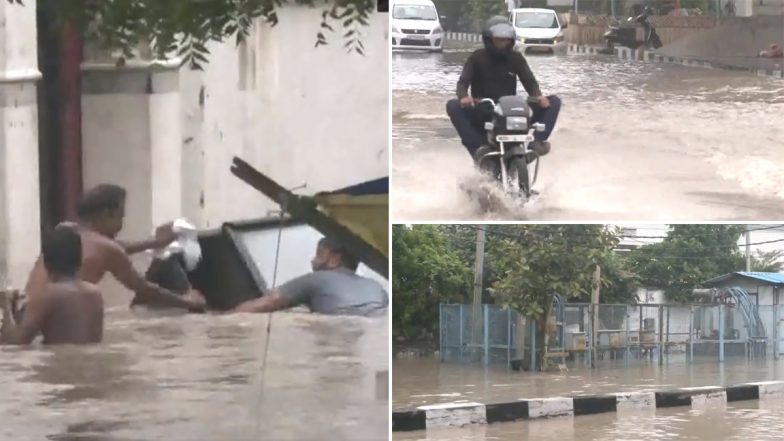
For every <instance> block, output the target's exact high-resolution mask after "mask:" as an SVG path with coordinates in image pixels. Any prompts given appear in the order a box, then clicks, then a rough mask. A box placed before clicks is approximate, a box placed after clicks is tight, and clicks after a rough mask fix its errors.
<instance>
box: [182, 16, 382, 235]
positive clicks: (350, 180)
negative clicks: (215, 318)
mask: <svg viewBox="0 0 784 441" xmlns="http://www.w3.org/2000/svg"><path fill="white" fill-rule="evenodd" d="M279 17H280V23H279V24H278V25H277V26H276V27H275V28H270V27H269V26H267V25H263V24H259V25H258V26H257V27H256V29H254V31H253V32H252V34H251V35H250V37H249V38H248V41H247V43H246V44H243V45H240V46H239V47H236V46H235V45H234V44H233V42H232V43H228V44H214V45H212V46H210V50H211V53H212V55H211V57H210V64H209V65H208V66H207V67H206V71H205V72H204V73H195V72H191V71H188V70H187V69H184V70H183V71H182V72H181V87H182V97H183V98H182V103H183V129H184V134H183V138H184V139H185V140H187V144H186V145H185V146H184V147H183V167H184V168H185V169H184V170H183V201H184V207H185V211H186V214H187V215H188V217H189V218H192V219H194V221H195V222H196V223H197V224H198V225H199V226H201V227H215V226H218V225H220V224H221V223H222V222H224V221H227V220H236V219H243V218H253V217H261V216H265V215H266V214H267V212H268V211H269V210H276V209H277V208H278V207H277V206H276V205H275V204H274V203H272V202H271V201H269V200H268V199H267V198H266V197H264V196H263V195H261V194H260V193H258V192H256V191H255V190H252V189H251V188H250V187H249V186H247V185H246V184H245V183H243V182H241V181H240V180H238V179H237V178H236V177H234V176H233V175H232V174H231V173H230V172H229V167H230V165H231V161H232V158H233V157H234V156H239V157H241V158H243V159H244V160H246V161H248V162H249V163H251V164H252V165H253V166H255V167H256V168H258V169H259V170H260V171H261V172H263V173H265V174H268V175H269V176H270V177H271V178H273V179H275V180H276V181H278V182H280V183H281V184H282V185H284V186H287V187H296V186H299V185H302V184H307V188H305V189H303V190H300V191H301V192H302V193H307V194H312V193H315V192H318V191H323V190H331V189H336V188H340V187H343V186H346V185H351V184H354V183H357V182H360V181H364V180H368V179H374V178H378V177H382V176H387V174H388V171H387V168H388V164H387V161H388V146H387V142H388V141H387V138H388V99H389V97H388V95H389V93H388V81H389V78H388V77H389V74H388V72H389V68H388V35H387V32H388V25H387V15H386V14H376V15H374V16H373V17H372V19H371V20H370V26H369V27H367V28H362V32H363V35H364V38H363V41H364V45H365V48H366V54H365V56H364V57H362V56H360V55H357V54H347V53H346V52H345V50H344V48H343V44H342V39H341V37H340V34H339V33H338V34H335V35H329V36H328V37H329V38H330V41H331V43H330V44H329V45H328V46H321V47H319V48H314V42H315V33H316V31H317V29H318V24H319V22H320V19H321V13H320V10H319V9H315V10H313V9H308V8H304V7H286V8H283V9H282V10H281V11H280V14H279ZM202 87H203V105H201V106H200V105H199V95H200V91H201V90H202V89H201V88H202ZM202 195H203V204H202V203H201V200H202Z"/></svg>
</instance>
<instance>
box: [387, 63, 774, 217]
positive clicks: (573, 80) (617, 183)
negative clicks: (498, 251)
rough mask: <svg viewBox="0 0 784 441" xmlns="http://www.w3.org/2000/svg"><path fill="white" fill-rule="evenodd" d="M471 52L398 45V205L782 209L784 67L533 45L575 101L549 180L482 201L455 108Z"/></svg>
mask: <svg viewBox="0 0 784 441" xmlns="http://www.w3.org/2000/svg"><path fill="white" fill-rule="evenodd" d="M467 56H468V52H461V51H456V52H446V53H444V54H410V53H395V54H394V55H393V67H392V83H393V143H394V145H393V167H392V174H393V179H394V191H393V193H392V213H393V216H394V217H395V218H396V219H406V220H437V219H441V220H444V219H449V220H470V219H488V220H490V219H509V220H513V219H531V220H537V219H553V220H564V219H570V220H585V219H590V220H602V219H603V220H607V219H616V220H617V219H647V220H657V219H669V220H694V219H704V220H749V219H758V220H763V219H768V220H770V219H781V218H783V217H784V154H783V153H784V144H782V140H784V125H782V124H781V115H782V114H784V81H779V80H773V79H771V78H758V77H756V76H753V75H750V74H748V73H740V72H730V71H724V70H710V69H701V68H689V67H684V66H674V65H667V64H647V63H638V62H631V61H621V60H617V59H614V58H611V57H604V56H596V55H585V54H570V55H568V56H557V57H552V56H550V57H548V56H544V57H542V56H540V57H536V56H532V57H529V58H528V60H529V63H530V64H531V67H532V69H533V71H534V73H535V74H536V76H537V78H538V80H539V82H540V84H541V86H542V90H543V91H544V92H545V93H548V94H550V93H556V94H558V95H559V96H560V97H561V98H562V100H563V103H564V105H563V107H562V110H561V116H560V119H559V122H558V125H557V126H556V128H555V132H554V133H553V135H552V136H551V139H550V140H551V141H552V145H553V150H552V152H551V153H550V154H549V155H548V156H547V157H546V158H544V160H543V161H542V169H541V174H540V177H539V182H538V183H537V184H536V186H535V187H534V188H535V189H537V190H539V191H540V192H541V193H542V194H541V197H540V198H539V199H538V200H536V201H534V202H533V203H532V204H529V205H527V206H525V207H519V206H518V205H517V204H515V203H514V202H513V201H505V202H504V204H503V206H501V207H498V208H497V209H496V210H495V211H494V212H489V213H486V212H482V211H481V210H480V207H479V204H478V202H477V201H476V200H472V199H471V198H470V197H469V196H468V194H467V193H466V192H464V191H463V190H461V189H460V186H461V184H469V185H474V184H475V182H476V180H477V178H478V177H477V175H476V173H475V172H474V171H473V167H472V163H471V160H470V158H469V156H468V154H467V152H466V151H465V149H464V148H463V147H462V145H460V142H459V139H458V138H457V135H456V133H455V131H454V129H453V128H452V126H451V123H450V121H449V119H448V118H447V116H446V114H445V109H444V107H445V102H446V100H448V99H449V98H451V97H452V96H453V95H454V88H455V83H456V81H457V77H458V76H459V73H460V70H461V68H462V64H463V62H464V60H465V58H466V57H467ZM518 88H519V89H520V90H522V86H518Z"/></svg>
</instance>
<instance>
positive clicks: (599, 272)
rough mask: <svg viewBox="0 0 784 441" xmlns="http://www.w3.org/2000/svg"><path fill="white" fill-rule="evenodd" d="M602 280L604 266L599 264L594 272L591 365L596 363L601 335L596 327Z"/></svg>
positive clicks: (597, 324)
mask: <svg viewBox="0 0 784 441" xmlns="http://www.w3.org/2000/svg"><path fill="white" fill-rule="evenodd" d="M601 281H602V268H601V267H600V266H599V265H596V270H595V271H594V273H593V291H592V292H591V309H592V310H593V314H592V315H591V346H593V350H592V351H591V355H592V357H591V358H592V360H591V366H595V365H596V347H597V346H598V342H599V337H598V336H597V335H596V328H597V327H598V326H599V286H600V285H601Z"/></svg>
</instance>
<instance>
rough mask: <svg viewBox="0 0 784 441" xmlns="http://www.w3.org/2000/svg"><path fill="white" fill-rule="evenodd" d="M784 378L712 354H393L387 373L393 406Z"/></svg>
mask: <svg viewBox="0 0 784 441" xmlns="http://www.w3.org/2000/svg"><path fill="white" fill-rule="evenodd" d="M782 379H784V360H779V361H774V360H773V359H772V358H771V359H768V360H759V361H746V359H745V358H742V359H728V360H727V361H725V363H724V364H723V365H722V364H719V363H718V362H717V361H716V359H715V358H712V359H711V360H704V361H701V362H697V363H694V364H686V363H671V364H665V365H664V366H658V365H657V364H656V363H649V364H648V363H646V364H642V365H635V366H630V367H629V368H624V364H623V362H622V361H621V362H620V363H617V364H616V365H611V364H604V365H602V366H601V368H599V369H588V368H586V367H583V366H579V367H572V366H570V367H569V371H568V372H565V373H547V372H546V373H529V372H520V371H513V370H511V369H507V368H506V367H504V366H488V367H487V368H485V367H483V366H481V365H477V364H457V363H454V364H453V363H439V362H438V360H436V359H433V358H420V359H407V360H406V359H395V360H394V369H393V373H392V382H393V383H392V384H393V387H392V400H393V404H392V407H393V408H399V407H415V406H421V405H425V404H436V403H449V402H456V401H476V402H480V403H487V402H500V401H505V400H506V401H509V400H516V399H518V398H544V397H553V396H559V395H560V396H568V395H577V394H602V393H613V392H627V391H635V390H648V389H675V388H678V387H698V386H731V385H736V384H741V383H748V382H754V381H769V380H782Z"/></svg>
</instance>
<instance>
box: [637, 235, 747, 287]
mask: <svg viewBox="0 0 784 441" xmlns="http://www.w3.org/2000/svg"><path fill="white" fill-rule="evenodd" d="M743 231H744V227H743V226H738V225H674V226H673V227H672V230H671V231H670V232H669V233H668V234H667V237H666V238H665V239H664V240H663V241H662V242H660V243H656V244H651V245H646V246H643V247H640V248H639V249H637V250H634V251H632V252H631V253H630V256H629V268H630V269H631V270H632V271H633V272H634V273H636V274H638V275H639V277H640V281H641V282H642V283H643V284H644V285H645V286H647V287H649V288H658V289H662V290H664V293H665V295H666V296H667V299H668V300H671V301H687V300H689V299H690V298H691V290H692V289H693V288H696V287H698V286H700V284H701V283H702V282H704V281H705V280H708V279H710V278H713V277H716V276H719V275H722V274H726V273H729V272H733V271H740V270H742V269H743V268H744V266H745V265H744V263H743V261H744V259H743V256H742V255H741V254H740V251H739V249H738V246H737V243H738V238H740V235H741V234H742V233H743Z"/></svg>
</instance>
